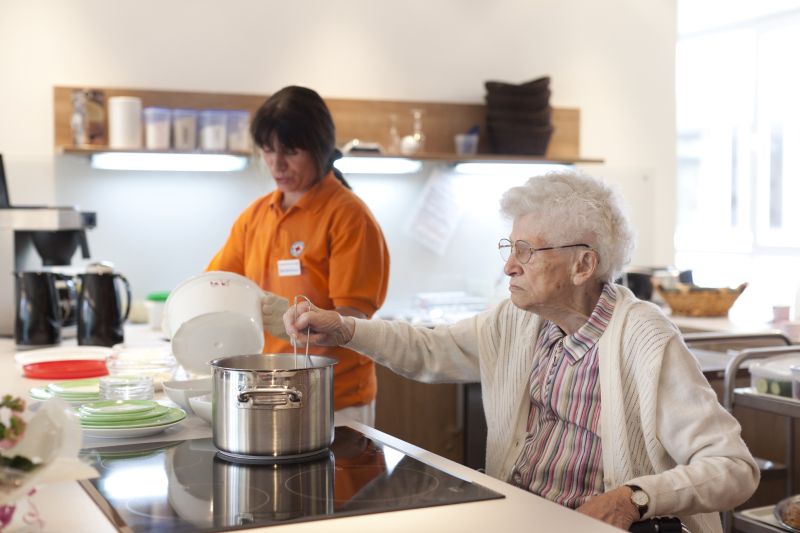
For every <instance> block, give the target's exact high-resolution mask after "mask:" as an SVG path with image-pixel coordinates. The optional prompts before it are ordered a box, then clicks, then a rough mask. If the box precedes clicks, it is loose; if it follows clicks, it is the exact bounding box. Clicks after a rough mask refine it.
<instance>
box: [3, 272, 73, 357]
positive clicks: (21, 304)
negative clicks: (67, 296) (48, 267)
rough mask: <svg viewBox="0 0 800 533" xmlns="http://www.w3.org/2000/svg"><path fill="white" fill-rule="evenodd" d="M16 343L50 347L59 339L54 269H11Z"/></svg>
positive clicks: (58, 313)
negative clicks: (46, 270)
mask: <svg viewBox="0 0 800 533" xmlns="http://www.w3.org/2000/svg"><path fill="white" fill-rule="evenodd" d="M14 277H15V278H16V302H17V306H16V316H15V321H14V341H15V342H16V344H17V345H18V346H49V345H53V344H58V343H60V342H61V310H60V306H59V300H58V293H57V292H56V285H55V280H56V278H59V277H62V276H61V275H60V274H55V273H53V272H14Z"/></svg>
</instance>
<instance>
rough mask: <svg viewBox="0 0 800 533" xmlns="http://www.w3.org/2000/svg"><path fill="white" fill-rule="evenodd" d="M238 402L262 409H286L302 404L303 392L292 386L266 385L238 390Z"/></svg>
mask: <svg viewBox="0 0 800 533" xmlns="http://www.w3.org/2000/svg"><path fill="white" fill-rule="evenodd" d="M237 400H239V403H240V404H241V403H246V404H248V406H252V407H256V408H264V409H281V408H283V409H288V408H296V407H302V406H303V393H302V392H300V391H299V390H297V389H295V388H293V387H291V388H290V387H267V388H265V389H250V390H243V391H240V392H239V395H238V396H237Z"/></svg>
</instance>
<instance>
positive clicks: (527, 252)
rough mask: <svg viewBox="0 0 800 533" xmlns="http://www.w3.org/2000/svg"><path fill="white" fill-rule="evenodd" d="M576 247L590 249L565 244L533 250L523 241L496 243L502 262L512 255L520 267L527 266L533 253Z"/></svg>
mask: <svg viewBox="0 0 800 533" xmlns="http://www.w3.org/2000/svg"><path fill="white" fill-rule="evenodd" d="M577 246H581V247H583V248H590V249H591V246H589V245H588V244H566V245H564V246H547V247H544V248H535V247H533V246H531V245H530V244H528V243H527V242H525V241H514V242H511V241H510V240H508V239H500V242H498V243H497V249H498V250H500V257H502V258H503V261H508V258H509V257H511V254H512V253H513V254H514V259H516V260H517V261H518V262H519V263H520V264H522V265H525V264H527V263H528V261H530V260H531V257H533V252H544V251H546V250H560V249H562V248H575V247H577Z"/></svg>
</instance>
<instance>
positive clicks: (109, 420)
mask: <svg viewBox="0 0 800 533" xmlns="http://www.w3.org/2000/svg"><path fill="white" fill-rule="evenodd" d="M169 409H170V408H169V407H166V406H164V405H159V406H158V407H154V408H153V409H152V410H150V411H147V412H145V413H137V414H134V415H122V416H116V417H115V416H92V415H87V414H84V413H78V418H80V421H81V424H84V425H98V426H110V425H119V424H129V423H132V422H143V423H144V422H148V421H150V420H152V419H154V418H158V417H160V416H164V415H165V414H167V413H168V412H169Z"/></svg>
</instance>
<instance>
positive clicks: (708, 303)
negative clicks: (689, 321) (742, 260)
mask: <svg viewBox="0 0 800 533" xmlns="http://www.w3.org/2000/svg"><path fill="white" fill-rule="evenodd" d="M655 288H656V291H658V294H660V295H661V297H662V298H663V299H664V301H665V302H667V305H669V307H670V309H671V310H672V314H673V315H675V316H696V317H700V316H702V317H710V316H726V315H727V314H728V310H729V309H730V308H731V306H732V305H733V303H734V302H735V301H736V299H737V298H738V297H739V295H740V294H742V292H743V291H744V290H745V289H746V288H747V283H742V284H741V285H739V286H738V287H736V288H735V289H731V288H728V287H722V288H715V289H712V288H706V287H698V286H696V285H686V284H683V283H679V284H678V285H677V286H676V287H675V288H674V289H666V288H664V287H663V286H662V285H661V284H660V283H659V284H656V285H655Z"/></svg>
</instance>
